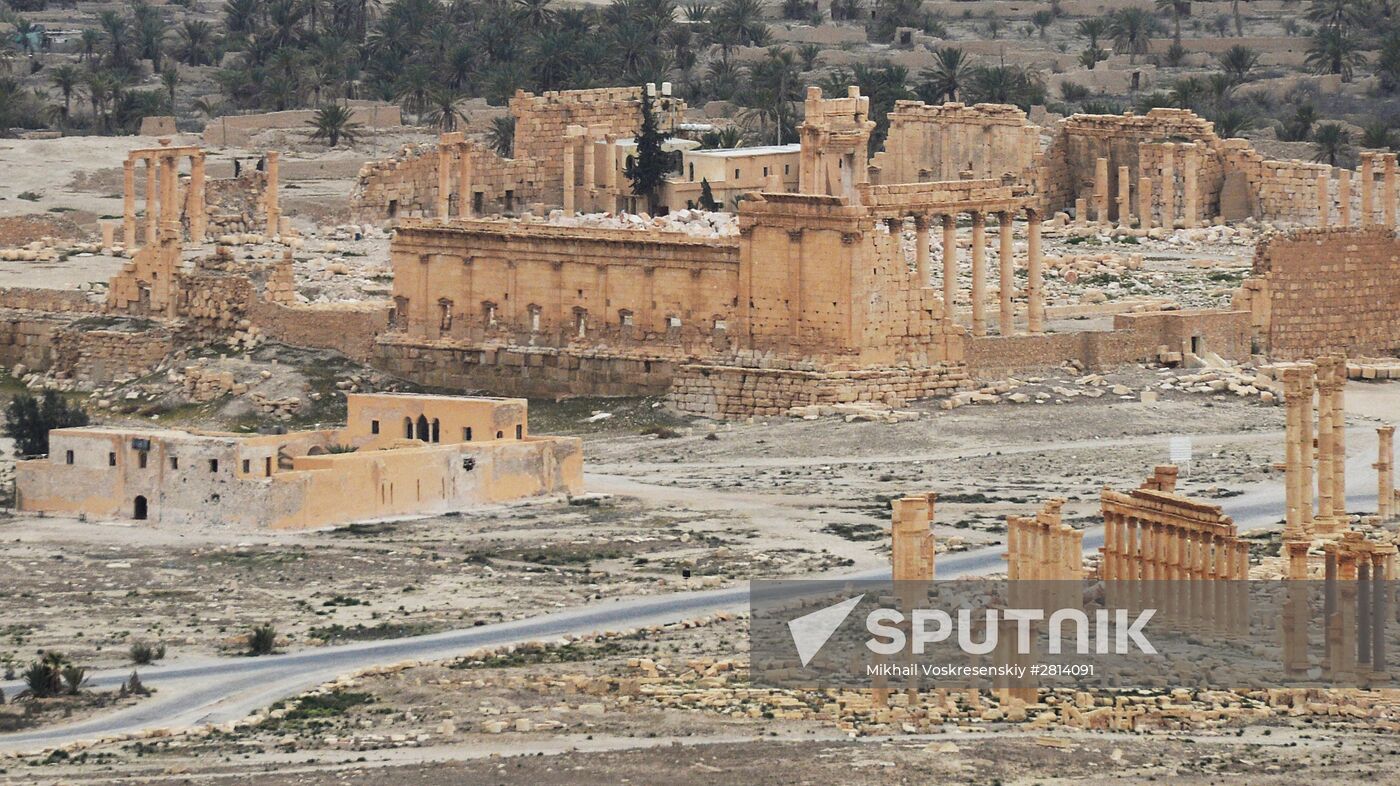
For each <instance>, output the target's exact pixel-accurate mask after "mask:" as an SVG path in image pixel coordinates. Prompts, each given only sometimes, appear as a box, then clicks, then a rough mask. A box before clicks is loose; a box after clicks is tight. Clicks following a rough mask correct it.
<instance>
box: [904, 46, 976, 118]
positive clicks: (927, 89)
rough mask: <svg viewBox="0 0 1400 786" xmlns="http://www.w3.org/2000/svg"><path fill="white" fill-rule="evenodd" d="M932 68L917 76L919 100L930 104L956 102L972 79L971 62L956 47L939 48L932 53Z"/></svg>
mask: <svg viewBox="0 0 1400 786" xmlns="http://www.w3.org/2000/svg"><path fill="white" fill-rule="evenodd" d="M933 61H934V62H933V66H932V67H931V68H925V69H924V70H923V71H922V72H920V74H919V76H920V77H921V78H922V79H923V82H922V83H920V85H919V89H918V93H919V98H921V99H923V100H924V102H926V103H930V104H939V103H943V102H944V101H956V100H958V96H959V95H961V94H962V90H963V88H964V87H965V86H966V85H967V82H968V80H969V79H971V78H972V75H973V68H972V60H971V58H969V57H968V56H967V54H966V53H965V52H963V50H961V49H959V48H958V47H956V46H941V47H939V48H938V49H935V50H934V52H933Z"/></svg>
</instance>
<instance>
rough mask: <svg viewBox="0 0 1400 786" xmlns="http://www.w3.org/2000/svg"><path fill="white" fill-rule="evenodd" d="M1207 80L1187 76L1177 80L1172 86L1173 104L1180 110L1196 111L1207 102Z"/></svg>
mask: <svg viewBox="0 0 1400 786" xmlns="http://www.w3.org/2000/svg"><path fill="white" fill-rule="evenodd" d="M1209 89H1210V88H1209V87H1207V86H1206V83H1205V80H1203V79H1201V78H1200V77H1195V76H1187V77H1182V78H1181V79H1178V80H1176V84H1174V85H1172V89H1171V102H1172V105H1173V106H1175V107H1177V108H1178V109H1195V108H1196V107H1198V106H1200V105H1201V102H1202V101H1203V100H1205V96H1206V93H1207V91H1208V90H1209Z"/></svg>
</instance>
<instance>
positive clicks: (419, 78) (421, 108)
mask: <svg viewBox="0 0 1400 786" xmlns="http://www.w3.org/2000/svg"><path fill="white" fill-rule="evenodd" d="M433 82H434V80H433V73H432V71H430V70H428V67H427V66H426V65H422V64H420V63H415V64H413V65H410V66H409V67H408V68H405V69H404V71H403V73H402V74H401V75H400V76H399V79H398V81H397V82H395V83H394V100H396V101H400V102H402V103H403V105H404V109H407V110H408V111H410V112H412V113H413V114H414V116H415V117H418V118H419V119H420V120H421V119H422V115H423V113H424V112H426V111H427V109H428V93H429V92H430V91H431V90H432V89H433Z"/></svg>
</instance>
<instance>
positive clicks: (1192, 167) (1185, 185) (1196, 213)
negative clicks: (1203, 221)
mask: <svg viewBox="0 0 1400 786" xmlns="http://www.w3.org/2000/svg"><path fill="white" fill-rule="evenodd" d="M1185 166H1186V172H1185V174H1184V175H1183V176H1182V183H1181V188H1182V191H1183V193H1182V197H1181V199H1182V204H1183V211H1182V212H1184V213H1185V214H1186V215H1185V219H1186V226H1188V227H1194V226H1196V225H1197V224H1199V223H1200V212H1201V211H1200V193H1199V192H1198V182H1199V177H1200V169H1201V157H1200V154H1199V153H1197V151H1196V147H1195V145H1189V146H1187V148H1186V162H1185Z"/></svg>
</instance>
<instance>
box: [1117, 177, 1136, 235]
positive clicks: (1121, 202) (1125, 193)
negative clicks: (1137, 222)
mask: <svg viewBox="0 0 1400 786" xmlns="http://www.w3.org/2000/svg"><path fill="white" fill-rule="evenodd" d="M1131 199H1132V180H1130V175H1129V174H1128V168H1127V167H1125V166H1120V167H1118V226H1120V227H1130V226H1132V225H1133V210H1132V207H1131V205H1132V203H1131V202H1130V200H1131Z"/></svg>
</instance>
